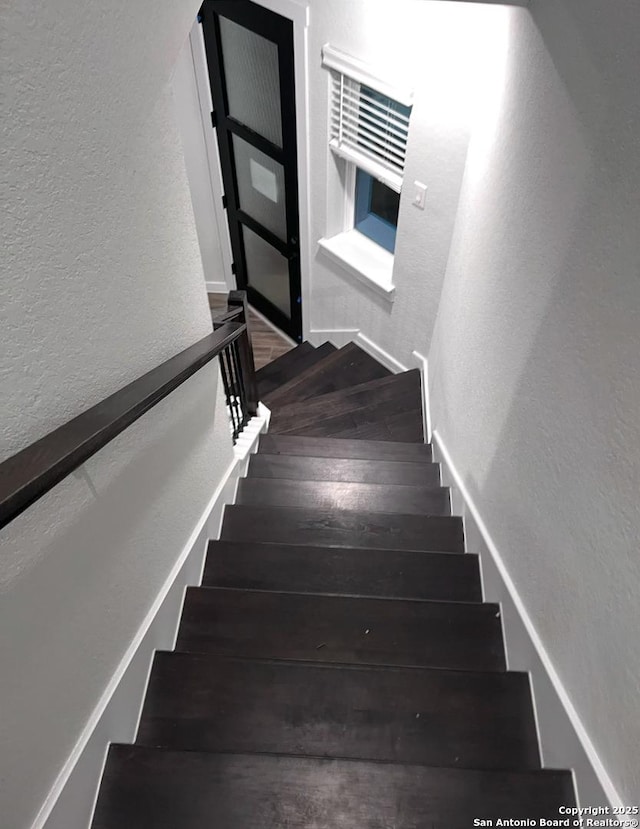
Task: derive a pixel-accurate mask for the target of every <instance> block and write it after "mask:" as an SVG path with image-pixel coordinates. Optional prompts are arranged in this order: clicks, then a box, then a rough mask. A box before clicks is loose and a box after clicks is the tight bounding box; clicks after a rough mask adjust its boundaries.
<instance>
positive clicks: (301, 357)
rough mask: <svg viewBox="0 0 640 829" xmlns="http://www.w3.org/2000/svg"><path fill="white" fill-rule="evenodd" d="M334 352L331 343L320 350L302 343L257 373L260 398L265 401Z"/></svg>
mask: <svg viewBox="0 0 640 829" xmlns="http://www.w3.org/2000/svg"><path fill="white" fill-rule="evenodd" d="M334 351H337V349H336V347H335V346H334V345H332V344H331V343H324V344H323V345H321V346H320V347H319V348H314V347H313V346H312V345H311V343H308V342H304V343H301V344H300V345H298V346H296V347H295V348H292V349H291V351H287V353H286V354H283V355H282V356H281V357H278V359H277V360H274V361H273V362H271V363H269V364H268V365H266V366H264V367H263V368H261V369H259V370H258V371H256V382H257V384H258V391H259V392H260V397H261V398H263V399H264V397H265V396H266V395H267V394H269V392H271V391H273V390H274V389H277V388H278V387H279V386H281V385H282V384H283V383H287V382H288V381H289V380H291V379H292V378H293V377H296V376H297V375H298V374H299V373H300V372H302V371H305V369H308V368H310V367H311V366H313V365H315V364H316V363H318V362H320V361H321V360H323V359H324V358H325V357H328V356H329V355H330V354H333V353H334Z"/></svg>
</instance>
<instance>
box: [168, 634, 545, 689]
mask: <svg viewBox="0 0 640 829" xmlns="http://www.w3.org/2000/svg"><path fill="white" fill-rule="evenodd" d="M178 641H179V638H178ZM168 656H175V657H185V658H189V657H195V658H202V659H207V660H209V659H211V660H223V661H226V662H243V663H244V662H246V663H251V664H260V665H284V666H290V667H303V668H321V669H331V670H336V671H373V672H375V673H383V672H386V673H389V672H391V673H421V674H424V673H432V674H443V673H446V674H458V675H460V676H464V677H469V676H470V675H473V676H487V677H488V676H491V677H495V676H502V677H504V676H510V677H521V679H519V680H514V681H518V682H526V684H527V687H528V688H529V691H531V683H530V681H529V672H528V671H515V670H511V669H508V668H504V669H496V670H488V669H486V668H485V669H484V670H478V669H477V668H446V667H443V666H441V665H398V664H397V663H393V664H390V665H386V664H380V663H379V662H377V663H376V662H373V663H369V662H322V661H321V660H313V659H281V658H279V657H273V656H240V655H238V656H236V655H231V654H219V653H215V652H213V651H197V650H196V651H194V650H189V649H186V650H185V649H183V648H180V647H176V648H174V649H173V650H160V649H158V650H156V651H155V652H154V663H155V659H156V657H161V658H163V659H164V658H166V657H168ZM152 670H153V667H152Z"/></svg>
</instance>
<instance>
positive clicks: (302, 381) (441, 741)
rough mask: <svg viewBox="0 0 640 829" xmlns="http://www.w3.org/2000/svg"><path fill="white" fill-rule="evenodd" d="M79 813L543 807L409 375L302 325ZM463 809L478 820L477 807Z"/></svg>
mask: <svg viewBox="0 0 640 829" xmlns="http://www.w3.org/2000/svg"><path fill="white" fill-rule="evenodd" d="M257 378H258V383H259V389H260V396H261V399H262V400H263V401H264V402H265V403H266V405H267V406H269V408H271V410H272V421H271V428H270V433H269V434H268V435H265V436H263V437H262V438H261V441H260V447H259V451H258V453H257V454H256V455H254V456H253V457H252V458H251V461H250V464H249V471H248V476H247V477H246V478H245V479H243V480H242V481H241V482H240V486H239V490H238V496H237V500H236V504H235V505H233V506H229V507H227V508H226V511H225V517H224V523H223V529H222V536H221V538H220V540H218V541H214V542H211V544H210V547H209V551H208V556H207V562H206V567H205V572H204V579H203V585H202V587H195V588H190V589H189V590H188V591H187V596H186V601H185V605H184V611H183V617H182V621H181V625H180V630H179V634H178V641H177V646H176V650H175V651H174V652H171V653H158V654H157V655H156V658H155V662H154V666H153V670H152V674H151V679H150V683H149V687H148V691H147V696H146V701H145V705H144V709H143V712H142V718H141V722H140V727H139V731H138V735H137V740H136V743H135V745H133V746H125V745H114V746H112V747H111V748H110V751H109V755H108V760H107V764H106V769H105V772H104V777H103V781H102V785H101V790H100V795H99V799H98V803H97V808H96V813H95V817H94V822H93V829H123V827H126V829H196V827H197V829H209V827H211V829H214V827H215V829H303V827H304V829H334V828H335V829H337V828H338V827H340V828H341V829H468V827H472V826H473V825H474V819H479V820H486V821H489V820H494V821H495V820H497V819H498V818H502V819H507V818H516V819H526V818H533V819H538V820H539V819H540V818H542V817H544V818H546V819H554V818H555V819H556V820H557V819H558V818H559V817H560V815H559V813H558V809H559V807H560V806H570V805H574V803H575V795H574V791H573V781H572V778H571V774H570V773H569V772H567V771H554V770H543V769H541V762H540V752H539V746H538V741H537V734H536V725H535V721H534V714H533V706H532V699H531V689H530V685H529V679H528V676H527V675H526V674H522V673H516V672H512V671H507V670H506V663H505V651H504V645H503V638H502V627H501V625H502V622H501V619H500V609H499V607H498V606H497V605H493V604H488V603H483V601H482V590H481V581H480V571H479V562H478V558H477V556H475V555H473V554H472V553H465V548H464V534H463V527H462V521H461V519H460V518H458V517H454V516H452V515H451V508H450V497H449V492H448V490H447V489H445V488H443V487H441V486H440V473H439V467H438V465H437V464H434V463H432V459H431V449H430V447H429V446H428V445H426V444H424V442H423V431H422V411H421V390H420V376H419V373H418V372H417V371H409V372H405V373H403V374H399V375H392V374H391V373H390V372H388V371H387V370H386V369H385V368H384V367H382V366H381V365H380V364H379V363H377V362H376V361H375V360H373V359H372V358H371V357H369V356H368V355H367V354H365V353H364V352H363V351H362V350H361V349H359V348H358V347H357V346H355V345H348V346H346V347H345V348H342V349H339V350H337V349H335V348H334V347H333V346H331V345H329V344H325V345H323V346H321V347H320V348H315V349H314V348H313V347H312V346H311V345H309V344H308V343H305V344H303V345H301V346H299V347H298V348H296V349H294V350H293V351H291V352H289V353H287V354H285V355H284V356H283V357H281V358H279V359H278V360H276V361H275V362H274V363H272V364H270V365H269V366H267V367H265V368H263V369H261V371H260V372H258V374H257ZM476 825H491V824H489V823H486V824H476Z"/></svg>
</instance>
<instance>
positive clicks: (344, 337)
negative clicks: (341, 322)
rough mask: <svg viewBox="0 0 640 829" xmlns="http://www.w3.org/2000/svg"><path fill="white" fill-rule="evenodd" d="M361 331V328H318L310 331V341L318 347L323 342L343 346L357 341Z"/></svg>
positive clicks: (337, 346) (338, 346)
mask: <svg viewBox="0 0 640 829" xmlns="http://www.w3.org/2000/svg"><path fill="white" fill-rule="evenodd" d="M359 333H360V329H359V328H318V329H315V330H313V329H312V330H311V331H309V342H310V343H311V345H315V346H316V348H317V347H318V346H319V345H322V344H323V343H327V342H329V343H331V344H332V345H335V347H336V348H342V347H343V346H345V345H347V344H348V343H352V342H355V340H356V337H357V336H358V334H359Z"/></svg>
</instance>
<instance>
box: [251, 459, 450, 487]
mask: <svg viewBox="0 0 640 829" xmlns="http://www.w3.org/2000/svg"><path fill="white" fill-rule="evenodd" d="M247 475H248V476H252V477H256V478H285V479H287V480H300V481H344V482H345V483H360V484H396V485H397V486H428V487H438V486H440V466H439V464H435V463H428V464H427V463H425V464H418V463H411V462H408V461H386V460H383V461H381V460H376V461H374V460H368V459H366V458H322V457H320V458H313V457H302V456H300V455H268V454H267V453H266V452H263V453H260V452H258V453H256V454H255V455H252V456H251V458H250V460H249V467H248V472H247Z"/></svg>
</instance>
